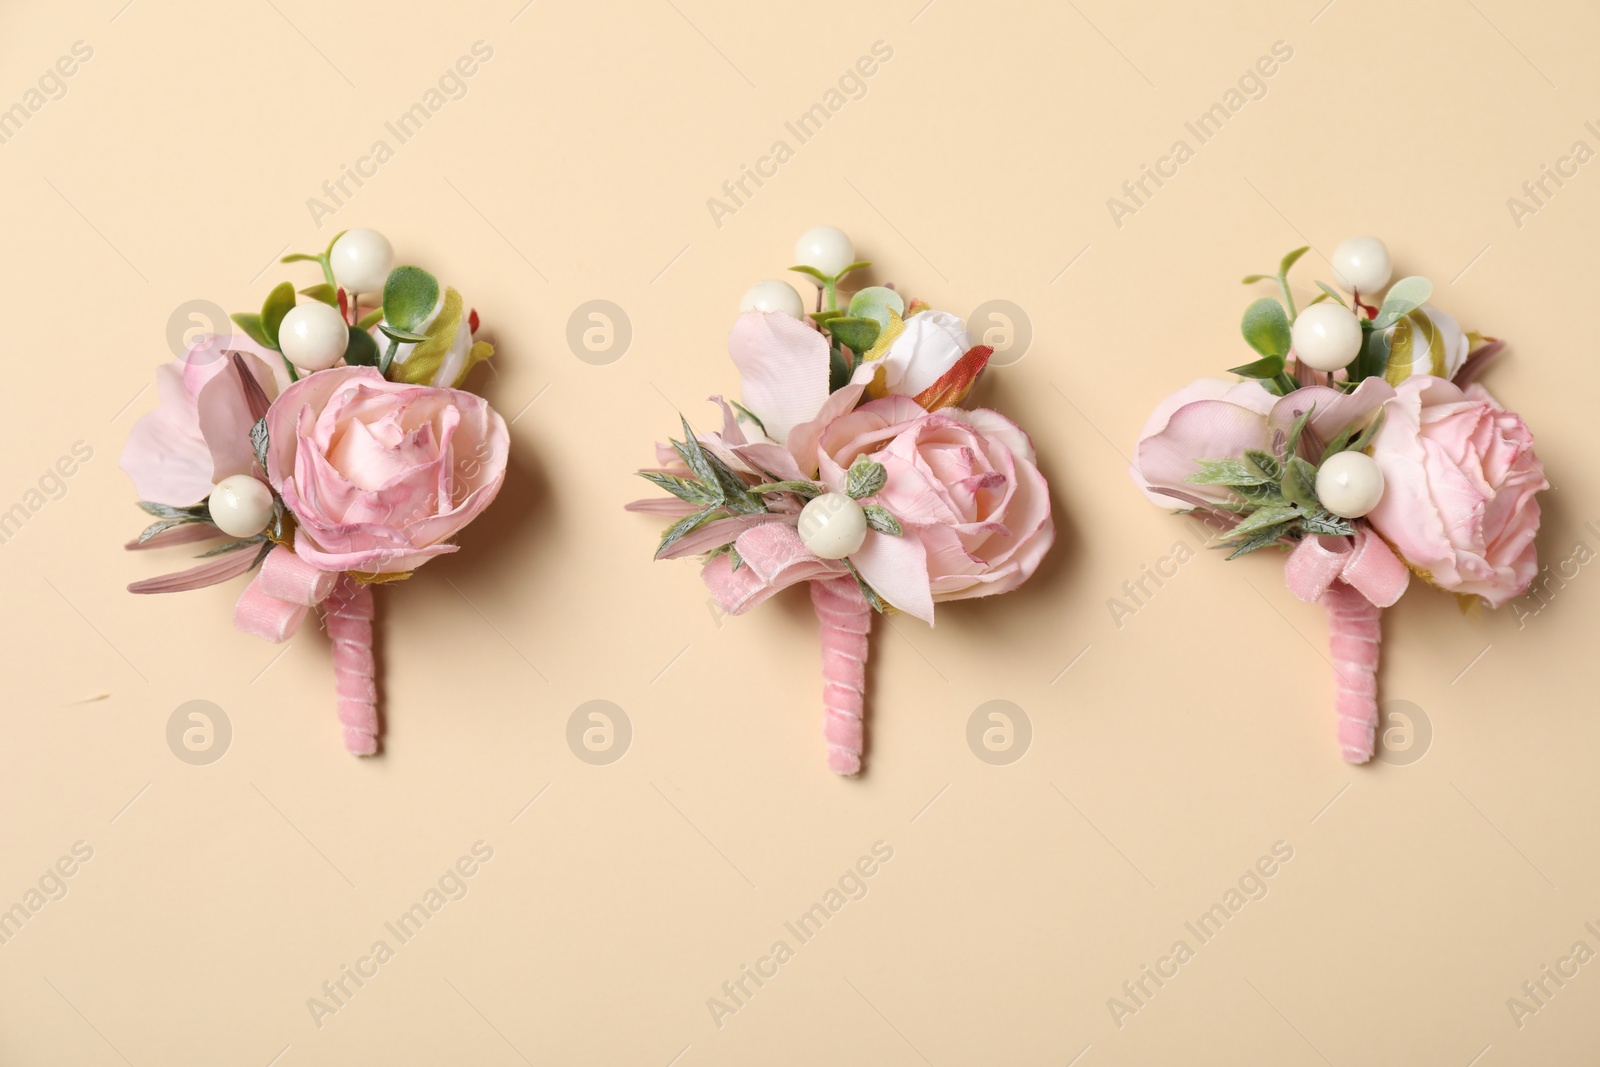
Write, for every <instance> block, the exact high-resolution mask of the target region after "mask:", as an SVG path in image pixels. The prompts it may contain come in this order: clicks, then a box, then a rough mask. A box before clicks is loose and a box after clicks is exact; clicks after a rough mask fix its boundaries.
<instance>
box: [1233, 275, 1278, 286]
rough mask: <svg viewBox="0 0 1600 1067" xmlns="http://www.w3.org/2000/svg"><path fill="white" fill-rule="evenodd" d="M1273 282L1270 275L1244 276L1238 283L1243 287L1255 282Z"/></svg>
mask: <svg viewBox="0 0 1600 1067" xmlns="http://www.w3.org/2000/svg"><path fill="white" fill-rule="evenodd" d="M1275 280H1276V279H1274V278H1273V277H1272V275H1270V274H1246V275H1245V276H1244V277H1243V278H1240V279H1239V282H1240V284H1243V285H1254V284H1255V283H1256V282H1270V281H1275Z"/></svg>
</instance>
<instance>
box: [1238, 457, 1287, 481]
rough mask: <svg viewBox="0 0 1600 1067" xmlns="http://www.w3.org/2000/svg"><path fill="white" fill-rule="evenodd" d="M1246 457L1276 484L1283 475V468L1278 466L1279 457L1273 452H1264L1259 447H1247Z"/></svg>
mask: <svg viewBox="0 0 1600 1067" xmlns="http://www.w3.org/2000/svg"><path fill="white" fill-rule="evenodd" d="M1244 458H1245V459H1247V460H1249V461H1250V463H1251V464H1252V465H1253V466H1254V467H1255V469H1256V470H1258V471H1260V472H1261V473H1262V474H1263V475H1264V476H1265V477H1266V478H1267V480H1268V481H1270V482H1272V484H1274V485H1276V484H1277V483H1278V479H1279V478H1280V477H1282V476H1283V468H1282V467H1280V466H1278V457H1277V456H1274V455H1273V454H1272V453H1271V452H1263V451H1261V450H1260V449H1258V448H1247V449H1245V453H1244Z"/></svg>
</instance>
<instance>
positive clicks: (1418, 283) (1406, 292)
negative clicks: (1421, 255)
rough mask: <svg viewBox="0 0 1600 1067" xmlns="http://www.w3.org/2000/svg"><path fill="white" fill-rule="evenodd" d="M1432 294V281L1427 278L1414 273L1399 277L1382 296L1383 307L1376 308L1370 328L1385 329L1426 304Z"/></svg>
mask: <svg viewBox="0 0 1600 1067" xmlns="http://www.w3.org/2000/svg"><path fill="white" fill-rule="evenodd" d="M1432 295H1433V283H1432V282H1430V281H1429V280H1428V279H1426V278H1424V277H1421V276H1420V275H1416V274H1413V275H1411V276H1410V277H1409V278H1401V279H1400V280H1399V281H1397V282H1395V283H1394V284H1393V285H1391V286H1389V293H1388V295H1387V296H1385V297H1384V298H1383V307H1381V308H1379V309H1378V316H1377V318H1375V319H1373V320H1372V328H1373V329H1374V330H1387V329H1388V328H1389V327H1391V326H1393V325H1394V324H1395V323H1397V322H1399V321H1400V320H1401V319H1402V318H1404V317H1405V316H1407V315H1409V314H1411V313H1412V312H1413V311H1415V310H1417V308H1419V307H1421V306H1422V305H1423V304H1426V303H1427V302H1428V298H1429V297H1431V296H1432Z"/></svg>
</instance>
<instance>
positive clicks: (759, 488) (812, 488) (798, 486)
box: [750, 481, 824, 500]
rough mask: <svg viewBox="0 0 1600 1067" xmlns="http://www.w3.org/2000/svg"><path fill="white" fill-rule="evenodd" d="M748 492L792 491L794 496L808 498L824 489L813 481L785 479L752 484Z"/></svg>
mask: <svg viewBox="0 0 1600 1067" xmlns="http://www.w3.org/2000/svg"><path fill="white" fill-rule="evenodd" d="M750 492H752V493H754V494H756V495H758V496H759V495H761V494H763V493H794V494H795V495H796V496H803V497H805V498H806V499H807V500H810V499H811V498H812V497H814V496H821V495H822V494H823V492H824V489H823V487H822V486H820V485H818V484H816V483H815V482H787V481H786V482H762V483H761V484H760V485H752V486H751V487H750Z"/></svg>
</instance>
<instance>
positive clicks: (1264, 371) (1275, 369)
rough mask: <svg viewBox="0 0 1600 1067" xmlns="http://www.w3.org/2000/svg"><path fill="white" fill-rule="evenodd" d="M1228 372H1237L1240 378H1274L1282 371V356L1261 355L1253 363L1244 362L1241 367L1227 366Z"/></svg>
mask: <svg viewBox="0 0 1600 1067" xmlns="http://www.w3.org/2000/svg"><path fill="white" fill-rule="evenodd" d="M1228 373H1229V374H1237V375H1239V376H1240V377H1241V378H1276V377H1277V376H1278V375H1280V374H1282V373H1283V357H1282V356H1263V357H1262V358H1261V359H1258V360H1256V361H1255V362H1254V363H1246V364H1244V365H1243V366H1241V367H1229V368H1228Z"/></svg>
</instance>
